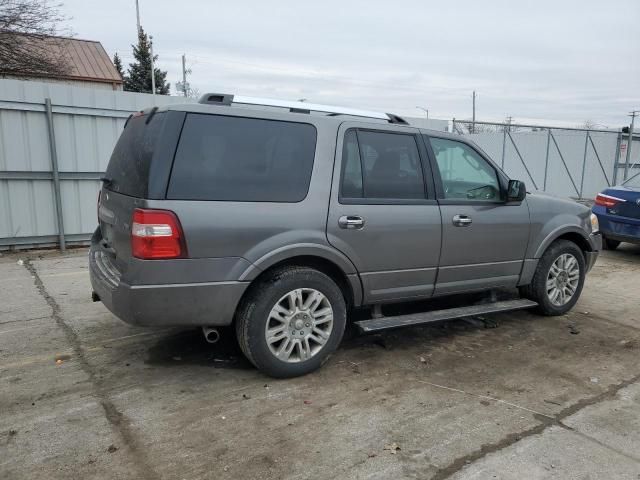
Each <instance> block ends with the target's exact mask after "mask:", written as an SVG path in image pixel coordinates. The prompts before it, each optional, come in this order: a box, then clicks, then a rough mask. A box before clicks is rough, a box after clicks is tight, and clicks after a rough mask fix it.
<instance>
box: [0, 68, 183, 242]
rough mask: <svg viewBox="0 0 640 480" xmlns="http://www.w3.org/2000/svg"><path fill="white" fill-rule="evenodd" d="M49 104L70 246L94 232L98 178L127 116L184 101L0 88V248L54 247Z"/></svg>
mask: <svg viewBox="0 0 640 480" xmlns="http://www.w3.org/2000/svg"><path fill="white" fill-rule="evenodd" d="M46 98H50V99H51V104H52V119H53V130H54V134H55V135H54V136H55V146H56V150H57V158H58V170H59V172H60V192H61V201H62V213H63V219H64V223H63V224H64V233H65V238H66V239H67V241H70V242H74V241H82V240H86V239H88V238H89V237H90V235H91V233H92V232H93V230H94V229H95V226H96V212H95V209H96V196H97V192H98V188H99V181H98V178H99V177H100V175H101V174H102V172H104V171H105V169H106V166H107V162H108V161H109V157H110V155H111V150H112V149H113V146H114V144H115V142H116V140H117V139H118V136H119V135H120V132H121V130H122V128H123V126H124V122H125V120H126V118H127V117H128V116H129V114H130V113H132V112H135V111H138V110H140V109H142V108H146V107H149V106H153V105H164V104H168V103H184V102H185V99H184V98H182V97H168V96H164V95H155V96H153V95H149V94H141V93H129V92H119V91H108V90H98V89H91V88H83V87H75V86H70V85H61V84H54V83H43V82H33V81H22V80H0V248H8V247H12V246H19V245H44V244H55V243H56V242H57V235H58V228H57V222H56V209H55V196H54V184H53V181H52V174H51V171H52V160H51V149H50V143H49V135H48V125H47V116H46V113H45V99H46Z"/></svg>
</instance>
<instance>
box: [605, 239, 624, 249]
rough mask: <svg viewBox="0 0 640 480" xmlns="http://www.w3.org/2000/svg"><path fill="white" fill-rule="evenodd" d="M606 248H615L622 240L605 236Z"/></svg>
mask: <svg viewBox="0 0 640 480" xmlns="http://www.w3.org/2000/svg"><path fill="white" fill-rule="evenodd" d="M603 240H604V248H605V249H606V250H615V249H616V248H618V247H619V246H620V242H619V241H618V240H611V239H609V238H606V237H605V238H604V239H603Z"/></svg>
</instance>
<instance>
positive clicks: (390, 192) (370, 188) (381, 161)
mask: <svg viewBox="0 0 640 480" xmlns="http://www.w3.org/2000/svg"><path fill="white" fill-rule="evenodd" d="M352 132H353V133H352ZM356 137H357V142H356ZM358 154H359V155H358ZM358 157H359V158H358ZM358 159H359V160H360V162H359V164H360V165H359V166H358V162H357V161H356V160H358ZM343 165H344V167H343V168H344V171H343V177H342V178H343V180H342V196H343V197H345V198H361V197H362V198H372V199H378V198H386V199H420V198H425V191H424V179H423V175H422V165H421V163H420V155H419V154H418V146H417V144H416V140H415V137H414V136H413V135H405V134H397V133H386V132H372V131H366V130H359V131H358V132H357V135H356V134H355V131H349V132H347V135H346V136H345V144H344V150H343ZM359 173H360V174H361V175H362V180H361V183H359V182H358V181H357V176H358V174H359ZM354 179H355V180H354ZM360 185H361V186H360ZM348 192H352V193H353V195H352V196H350V195H348Z"/></svg>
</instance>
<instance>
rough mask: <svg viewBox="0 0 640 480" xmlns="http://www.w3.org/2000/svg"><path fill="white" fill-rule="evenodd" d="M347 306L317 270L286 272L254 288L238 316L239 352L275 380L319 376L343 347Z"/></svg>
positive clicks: (303, 269) (340, 294) (325, 277)
mask: <svg viewBox="0 0 640 480" xmlns="http://www.w3.org/2000/svg"><path fill="white" fill-rule="evenodd" d="M345 324H346V304H345V300H344V296H343V295H342V292H341V291H340V289H339V288H338V286H337V285H336V283H335V282H334V281H333V280H332V279H331V278H330V277H328V276H327V275H325V274H324V273H322V272H319V271H318V270H314V269H312V268H306V267H285V268H282V269H279V270H276V271H274V272H272V273H270V274H267V276H266V277H265V278H264V279H261V280H260V281H259V282H258V283H256V284H255V285H252V286H251V290H250V291H249V292H248V293H247V296H246V298H245V299H244V300H243V302H242V305H241V306H240V308H239V310H238V313H237V315H236V334H237V337H238V343H239V344H240V348H241V349H242V351H243V352H244V354H245V355H246V357H247V358H248V359H249V360H250V361H251V363H253V364H254V365H255V366H256V367H257V368H258V369H259V370H261V371H262V372H264V373H266V374H267V375H270V376H272V377H277V378H286V377H295V376H298V375H304V374H306V373H309V372H312V371H313V370H316V369H317V368H319V367H320V366H322V364H323V363H324V362H326V361H327V359H328V358H329V356H330V355H331V353H333V352H334V351H335V349H336V348H337V347H338V345H339V344H340V341H341V340H342V335H343V333H344V328H345Z"/></svg>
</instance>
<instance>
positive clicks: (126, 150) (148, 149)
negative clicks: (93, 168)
mask: <svg viewBox="0 0 640 480" xmlns="http://www.w3.org/2000/svg"><path fill="white" fill-rule="evenodd" d="M165 115H166V113H165V112H160V113H156V114H155V115H153V116H152V117H151V120H150V121H149V123H146V121H147V120H148V118H149V117H148V115H141V116H137V117H131V119H129V121H128V122H127V126H126V127H125V129H124V131H123V132H122V135H120V139H119V140H118V143H116V146H115V148H114V149H113V153H112V154H111V159H110V160H109V166H108V167H107V171H106V173H105V178H107V179H109V180H111V182H110V183H108V184H106V188H108V189H109V190H113V191H114V192H118V193H122V194H124V195H130V196H133V197H145V196H146V195H147V187H148V183H149V168H150V166H151V157H152V156H153V151H154V147H155V145H156V144H157V142H158V140H159V139H160V132H161V131H162V126H163V124H164V118H165Z"/></svg>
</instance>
